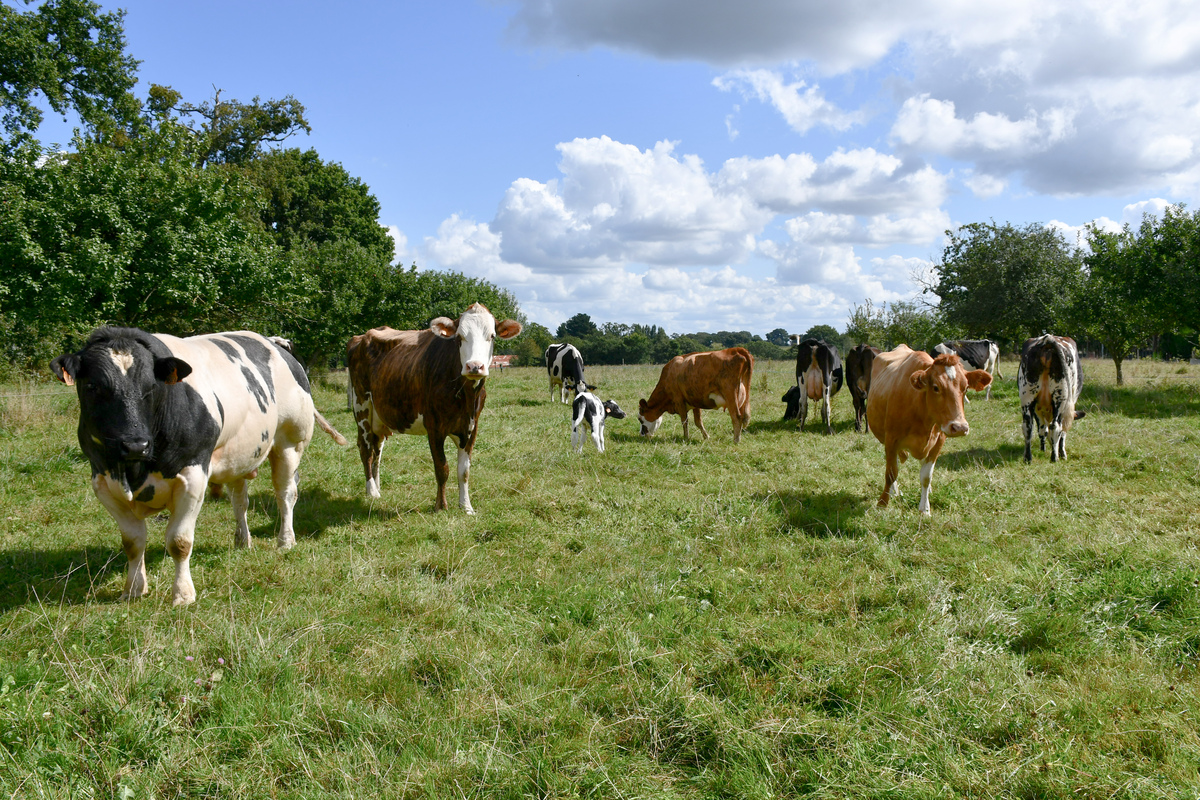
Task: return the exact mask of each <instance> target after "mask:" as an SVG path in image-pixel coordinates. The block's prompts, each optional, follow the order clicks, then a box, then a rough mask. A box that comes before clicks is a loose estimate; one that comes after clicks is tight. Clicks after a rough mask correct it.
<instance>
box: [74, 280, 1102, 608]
mask: <svg viewBox="0 0 1200 800" xmlns="http://www.w3.org/2000/svg"><path fill="white" fill-rule="evenodd" d="M520 332H521V324H520V323H518V322H516V321H514V320H504V321H502V322H497V321H496V319H495V318H494V317H493V316H492V314H491V312H489V311H488V310H487V308H485V307H484V306H482V305H480V304H478V303H476V304H474V305H472V306H471V307H470V308H468V309H467V310H466V311H464V312H463V313H462V315H461V316H460V317H459V318H458V319H457V320H452V319H449V318H447V317H438V318H437V319H435V320H433V321H432V322H431V323H430V326H429V328H427V329H426V330H421V331H397V330H393V329H391V328H387V327H380V328H374V329H372V330H369V331H367V332H366V333H363V334H360V335H358V336H355V337H353V338H352V339H351V340H350V342H349V344H348V346H347V351H346V358H347V365H348V368H349V382H348V387H347V402H348V404H349V406H350V408H351V410H352V411H353V413H354V419H355V422H356V425H357V428H358V437H357V438H358V449H359V455H360V457H361V460H362V465H363V471H364V474H365V478H366V490H367V494H368V496H370V497H379V496H380V494H379V485H380V484H379V468H380V455H381V452H382V450H383V445H384V442H385V440H386V439H387V437H388V436H390V435H391V434H393V433H406V434H415V435H424V436H426V437H427V439H428V441H429V449H430V453H431V455H432V457H433V463H434V474H435V476H436V478H437V499H436V502H435V509H444V508H446V481H447V479H448V478H449V472H450V468H449V464H448V462H447V460H446V454H445V441H446V439H447V438H449V439H452V440H453V441H454V443H455V445H456V446H457V449H458V459H457V476H458V490H459V494H458V498H459V505H460V506H461V507H462V508H463V510H464V511H466V512H467V513H468V514H473V513H474V509H473V508H472V506H471V501H470V494H469V477H470V468H471V451H472V449H473V447H474V444H475V439H476V436H477V434H478V423H479V415H480V412H481V411H482V410H483V406H484V402H485V400H486V398H487V392H486V388H485V384H486V378H487V377H488V370H489V367H490V366H492V358H493V349H494V345H495V340H496V339H497V338H499V339H511V338H513V337H514V336H517V335H518V334H519V333H520ZM799 338H800V337H793V342H792V343H793V344H795V345H796V346H797V352H798V355H797V361H796V385H795V386H794V387H793V388H792V389H790V390H789V391H788V393H787V394H786V395H784V398H783V400H784V402H785V403H787V404H788V406H787V409H788V410H787V413H786V414H785V419H788V418H796V419H798V420H799V425H800V428H801V429H803V427H804V424H805V420H806V418H807V413H808V401H809V400H812V401H814V402H819V403H820V404H821V414H822V420H823V422H824V424H825V430H826V432H827V433H832V426H831V424H830V401H831V399H832V398H833V396H834V395H836V394H837V392H838V391H839V390H840V389H841V387H842V385H843V383H846V384H848V385H849V387H850V393H851V395H852V397H853V400H854V408H855V430H858V431H861V429H862V423H863V422H864V421H865V423H866V424H867V427H868V428H869V430H870V431H871V432H872V433H873V434H874V435H875V437H876V438H877V439H879V441H880V442H881V443H882V444H883V446H884V450H885V460H886V467H885V472H884V484H883V493H882V494H881V495H880V497H879V505H880V506H886V505H887V504H888V501H889V499H890V498H891V497H892V496H898V495H899V494H900V489H899V486H898V485H897V474H898V472H899V464H900V463H902V462H903V461H905V460H906V459H907V458H908V457H909V456H912V457H914V458H916V459H918V460H919V461H920V462H921V471H920V476H921V500H920V504H919V509H920V511H921V513H922V514H926V515H927V514H929V513H930V507H929V489H930V485H931V482H932V476H933V467H934V464H935V462H936V461H937V457H938V454H939V453H940V452H941V449H942V445H943V444H944V443H945V440H946V439H947V438H953V437H957V436H965V435H966V434H967V433H968V431H969V430H970V426H969V425H968V424H967V421H966V418H965V416H964V413H963V402H964V394H965V392H966V390H967V389H971V390H974V391H983V390H985V389H989V387H990V385H991V382H992V375H993V373H995V374H998V373H997V372H996V368H997V357H998V355H999V348H998V347H997V346H996V344H995V343H994V342H989V341H987V340H975V341H962V342H959V341H953V342H945V343H943V344H941V345H938V347H937V348H935V350H934V352H932V353H925V352H922V351H918V350H911V349H910V348H909V347H908V346H907V345H900V346H899V347H897V348H896V349H894V350H891V351H888V352H880V351H879V350H878V349H877V348H874V347H868V346H866V345H859V346H858V347H855V348H853V349H852V350H850V352H848V353H847V354H846V359H845V364H844V366H843V361H842V359H841V357H840V355H839V354H838V352H837V350H836V348H834V347H833V346H831V345H829V344H827V343H825V342H822V341H818V340H816V339H805V340H804V341H800V340H799ZM50 367H51V371H52V372H53V373H54V375H55V376H56V377H57V378H58V379H59V380H61V381H62V382H63V383H65V384H67V385H68V386H75V387H76V392H77V395H78V398H79V428H78V435H79V446H80V448H81V450H82V451H83V453H84V455H85V456H86V457H87V459H88V461H89V462H90V463H91V467H92V490H93V491H94V492H95V494H96V497H97V498H98V499H99V500H100V503H101V504H102V505H103V506H104V507H105V508H106V509H107V510H108V512H109V513H110V514H111V515H112V517H113V518H114V519H115V520H116V522H117V525H118V527H119V528H120V530H121V539H122V544H123V547H124V550H125V554H126V556H127V557H128V559H129V564H128V568H127V571H126V578H125V587H124V590H123V592H122V598H123V599H131V600H132V599H135V598H137V597H140V596H142V595H143V594H145V593H146V592H147V591H148V583H147V576H146V567H145V551H146V538H147V530H146V522H145V520H146V518H147V517H149V516H152V515H155V514H158V513H160V512H163V511H166V512H168V513H169V519H168V522H167V529H166V551H167V553H169V554H170V556H171V558H172V559H173V560H174V562H175V580H174V583H173V586H172V602H173V603H174V604H175V605H186V604H188V603H191V602H193V601H194V600H195V598H196V591H195V587H194V586H193V583H192V578H191V572H190V568H189V563H190V557H191V551H192V543H193V540H194V533H195V526H196V519H197V516H198V515H199V512H200V508H201V506H202V505H203V502H204V497H205V493H206V491H212V492H213V493H214V494H215V493H217V492H219V491H220V490H221V488H222V487H228V489H229V491H230V498H231V503H232V506H233V512H234V520H235V525H236V533H235V536H234V544H235V546H237V547H249V546H250V531H249V527H248V525H247V520H246V512H247V509H248V506H249V491H248V488H247V481H249V480H250V479H252V478H254V477H256V476H257V474H258V468H259V467H260V466H261V465H262V463H263V461H264V460H265V461H269V462H270V465H271V478H272V483H273V485H274V489H275V496H276V499H277V501H278V506H279V513H280V517H281V520H280V528H279V534H278V546H279V548H280V549H288V548H290V547H292V546H293V545H294V543H295V533H294V530H293V526H292V514H293V508H294V506H295V503H296V497H297V468H298V465H299V462H300V457H301V456H302V454H303V453H304V450H305V448H307V446H308V444H309V442H310V441H311V440H312V437H313V433H314V429H315V428H316V427H318V426H319V427H320V428H321V429H322V430H324V431H326V433H328V434H329V435H330V436H331V437H332V438H333V439H334V440H335V441H336V442H338V443H339V444H346V443H347V442H346V440H345V439H344V438H343V437H342V436H341V434H339V433H338V432H337V431H335V430H334V429H333V428H332V426H330V424H329V423H328V422H327V421H326V420H325V418H324V417H323V416H322V415H321V414H320V412H318V411H317V410H316V408H315V406H314V405H313V400H312V391H311V386H310V384H309V381H308V376H307V375H306V374H305V371H304V369H303V367H302V366H301V365H300V363H299V362H298V361H297V360H296V358H295V357H294V356H293V355H292V353H291V346H290V344H289V343H288V342H287V340H285V339H281V338H279V337H263V336H260V335H258V334H256V333H250V332H246V331H239V332H233V333H217V334H209V335H203V336H193V337H190V338H187V339H180V338H177V337H174V336H168V335H165V334H151V333H147V332H145V331H142V330H139V329H136V328H112V327H103V328H99V329H97V330H96V331H94V332H93V333H92V335H91V336H90V337H89V338H88V340H87V342H86V343H85V344H84V346H83V348H82V349H81V350H80V351H79V352H77V353H68V354H65V355H62V356H59V357H58V358H56V359H54V361H53V362H52V363H51V365H50ZM967 367H971V369H967ZM546 368H547V372H548V375H549V378H550V392H551V397H552V398H554V397H555V395H556V394H557V397H556V398H555V399H556V400H558V401H561V402H564V403H565V402H566V401H567V394H568V392H573V393H574V395H575V398H574V401H573V408H572V435H571V442H572V446H573V447H574V448H575V449H576V450H579V451H582V449H583V443H584V442H583V440H584V435H585V429H588V430H590V432H591V438H592V440H593V442H594V443H595V445H596V449H597V450H599V451H601V452H603V451H604V422H605V420H606V419H607V418H608V417H614V418H617V419H621V418H624V417H625V412H624V411H623V410H621V408H620V407H619V406H618V405H617V404H616V403H615V402H613V401H612V400H607V401H604V400H601V399H600V398H599V397H598V396H597V395H596V394H595V393H594V392H593V391H591V389H592V388H594V387H590V386H589V385H588V383H587V382H586V379H585V377H584V365H583V359H582V357H581V356H580V354H579V351H578V350H577V349H576V348H574V347H573V346H571V345H569V344H555V345H551V346H550V348H549V349H548V350H547V351H546ZM753 370H754V357H753V356H752V355H751V354H750V353H749V352H747V351H746V350H745V349H743V348H740V347H733V348H729V349H726V350H720V351H715V352H704V353H690V354H688V355H683V356H676V357H675V358H673V359H672V360H671V361H669V362H668V363H667V364H666V365H665V366H664V367H663V369H662V373H661V375H660V376H659V380H658V384H657V385H656V386H655V387H654V390H653V391H652V392H651V393H650V397H649V399H642V400H640V401H639V403H638V421H639V423H640V425H641V434H642V435H643V436H651V435H653V434H654V433H655V432H656V431H657V430H658V428H659V426H660V425H661V424H662V420H663V418H664V417H665V416H667V415H669V414H677V415H678V416H679V417H680V419H681V421H682V424H683V435H684V439H687V438H688V414H689V412H690V413H691V415H692V418H693V420H694V421H695V423H696V427H697V428H698V429H699V430H700V433H701V435H702V436H703V437H704V438H705V439H707V438H708V432H707V431H706V430H705V429H704V426H703V424H702V422H701V417H700V411H701V410H703V409H714V408H725V409H726V410H727V411H728V413H729V416H730V419H731V420H732V422H733V439H734V442H735V443H737V442H738V441H739V440H740V438H741V434H742V432H743V431H744V430H745V429H746V427H747V425H748V424H749V421H750V379H751V376H752V374H753ZM1081 382H1082V373H1081V371H1080V364H1079V357H1078V352H1077V350H1076V347H1075V343H1074V341H1072V340H1071V339H1069V338H1067V337H1060V336H1053V335H1049V334H1047V335H1043V336H1040V337H1036V338H1033V339H1029V340H1028V341H1027V342H1025V346H1024V347H1023V348H1022V353H1021V361H1020V367H1019V370H1018V373H1017V383H1018V390H1019V394H1020V402H1021V413H1022V417H1023V423H1024V434H1025V460H1026V461H1028V460H1030V459H1031V457H1032V451H1031V439H1032V434H1033V430H1034V428H1036V429H1037V431H1038V435H1039V437H1040V440H1041V447H1042V449H1043V450H1045V447H1046V437H1047V436H1049V437H1050V440H1051V448H1050V459H1051V461H1056V460H1058V459H1059V458H1062V457H1064V456H1065V455H1066V432H1067V430H1069V429H1070V427H1071V423H1072V422H1073V421H1074V420H1075V419H1077V418H1079V417H1082V416H1083V413H1082V412H1078V411H1076V410H1075V402H1076V400H1077V399H1078V397H1079V390H1080V386H1081ZM988 396H989V397H990V390H989V395H988Z"/></svg>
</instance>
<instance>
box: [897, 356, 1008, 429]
mask: <svg viewBox="0 0 1200 800" xmlns="http://www.w3.org/2000/svg"><path fill="white" fill-rule="evenodd" d="M909 380H910V381H912V385H913V388H914V389H916V390H917V391H918V392H921V393H923V394H924V395H925V408H926V412H927V413H928V414H929V416H930V417H932V422H933V424H934V425H936V426H937V428H938V430H940V431H941V432H942V433H944V434H946V436H949V437H955V436H966V435H967V434H968V433H970V431H971V426H970V425H968V424H967V418H966V416H965V415H964V414H963V394H964V393H965V392H966V391H967V389H972V390H974V391H976V392H978V391H982V390H983V389H986V388H987V386H988V384H990V383H991V382H992V376H991V375H989V374H987V373H986V372H984V371H983V370H981V369H973V370H970V371H969V372H968V371H967V370H965V369H964V368H963V364H962V359H960V358H959V357H958V356H956V355H945V354H943V355H939V356H938V357H937V358H935V359H934V360H933V363H932V364H930V365H929V367H928V368H926V369H922V370H917V371H916V372H914V373H913V374H912V375H911V376H910V378H909Z"/></svg>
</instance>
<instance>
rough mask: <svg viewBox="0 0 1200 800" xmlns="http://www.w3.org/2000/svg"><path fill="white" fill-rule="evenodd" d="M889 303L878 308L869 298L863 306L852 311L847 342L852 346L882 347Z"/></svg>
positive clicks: (847, 323) (847, 327) (847, 328)
mask: <svg viewBox="0 0 1200 800" xmlns="http://www.w3.org/2000/svg"><path fill="white" fill-rule="evenodd" d="M886 309H887V303H884V304H883V305H882V306H880V307H879V308H876V307H875V306H874V304H872V302H871V298H869V297H868V298H867V299H866V300H865V301H864V302H863V304H862V305H857V304H856V305H855V306H854V308H852V309H850V318H849V319H848V320H846V340H847V342H848V343H850V344H851V346H856V345H860V344H869V345H872V346H873V347H881V346H882V345H883V341H884V331H885V330H886V329H887V322H886V320H885V314H886V313H887V311H886Z"/></svg>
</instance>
